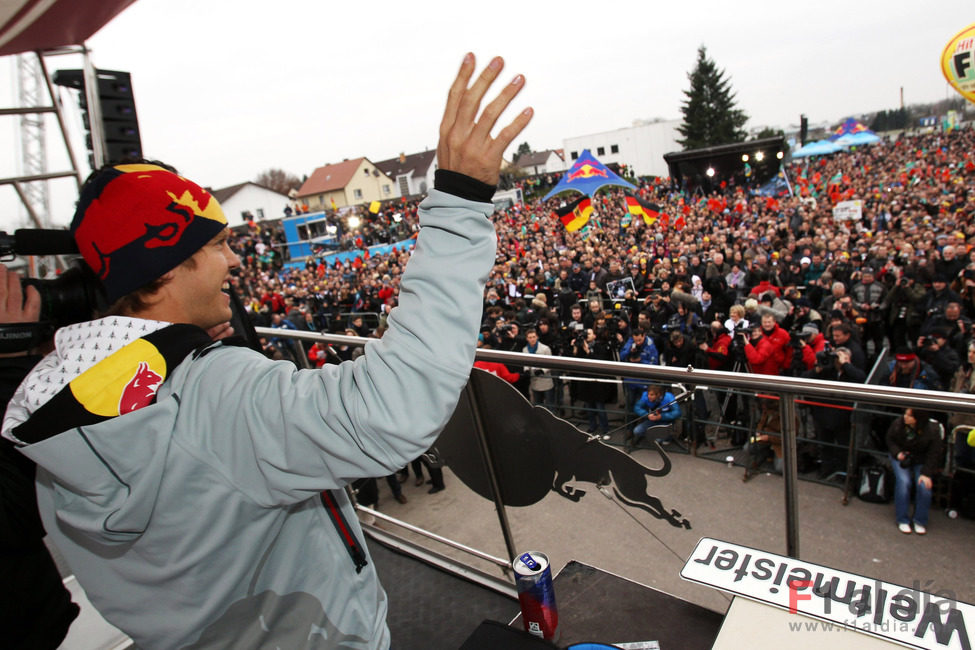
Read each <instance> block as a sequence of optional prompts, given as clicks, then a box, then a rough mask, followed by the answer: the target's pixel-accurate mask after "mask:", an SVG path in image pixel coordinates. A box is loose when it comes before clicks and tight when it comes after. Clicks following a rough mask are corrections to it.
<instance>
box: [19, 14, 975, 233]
mask: <svg viewBox="0 0 975 650" xmlns="http://www.w3.org/2000/svg"><path fill="white" fill-rule="evenodd" d="M972 6H973V5H972V2H971V0H938V2H936V3H934V2H919V1H917V0H912V1H904V0H891V1H890V2H886V3H879V2H866V1H863V0H845V1H833V0H824V1H820V2H815V3H798V2H758V1H755V0H741V1H739V2H728V1H727V0H724V1H721V2H711V1H699V2H695V3H688V2H679V3H655V2H647V1H646V0H644V1H642V2H604V3H594V2H592V1H591V0H590V1H588V2H582V1H576V0H568V1H561V2H535V1H532V0H527V1H526V0H520V1H518V2H512V1H508V0H495V1H493V2H490V3H468V2H455V3H446V2H431V1H430V0H418V1H415V2H387V1H386V0H372V1H369V2H359V3H340V2H321V1H311V0H278V1H276V2H267V1H266V0H262V1H260V2H257V1H254V0H139V1H138V2H136V3H135V4H134V5H133V6H132V7H130V8H128V9H127V10H125V11H124V12H123V13H122V14H121V15H120V16H118V17H117V18H116V19H115V20H114V21H112V22H111V23H109V24H108V25H107V26H106V27H105V28H103V29H102V30H101V31H100V32H99V33H98V34H96V35H95V36H94V37H93V38H92V39H90V41H89V46H90V48H91V50H92V60H93V62H94V63H95V65H96V66H97V67H100V68H105V69H112V70H127V71H129V72H131V73H132V83H133V87H134V89H135V94H136V105H137V108H138V115H139V123H140V128H141V133H142V142H143V149H144V151H145V153H146V155H147V156H150V157H155V158H158V159H161V160H164V161H166V162H169V163H170V164H173V165H175V166H176V167H178V168H179V169H180V171H181V172H182V173H184V174H185V175H187V176H188V177H190V178H192V179H194V180H196V181H198V182H200V183H201V184H204V185H209V186H211V187H224V186H227V185H232V184H234V183H239V182H242V181H246V180H253V179H254V177H255V176H256V175H257V174H258V173H259V172H260V171H262V170H264V169H267V168H269V167H277V168H281V169H284V170H286V171H288V172H291V173H293V174H296V175H298V176H302V175H305V174H310V173H311V172H312V170H313V169H314V168H315V167H318V166H321V165H323V164H326V163H329V162H337V161H341V160H342V159H344V158H355V157H359V156H365V157H367V158H369V159H370V160H373V161H378V160H383V159H386V158H391V157H393V156H395V155H397V154H399V153H400V152H405V153H412V152H416V151H422V150H424V149H427V148H434V147H436V141H437V125H438V123H439V119H440V115H441V112H442V109H443V102H444V99H445V96H446V89H447V87H448V85H449V83H450V81H451V80H452V79H453V76H454V74H455V73H456V69H457V67H458V66H459V64H460V60H461V57H462V56H463V54H464V53H465V52H466V51H468V50H470V51H473V52H474V53H475V54H476V55H477V56H478V60H479V67H480V65H482V64H483V63H486V62H487V61H488V59H489V58H490V56H492V55H494V54H500V55H502V56H504V57H505V59H506V61H507V67H506V70H505V72H504V73H503V79H504V80H505V81H507V80H508V79H510V77H511V76H512V75H514V74H515V73H518V72H521V73H523V74H525V76H526V77H527V85H526V88H525V90H524V91H523V92H522V94H521V96H520V97H519V98H518V100H516V105H515V108H516V109H518V110H520V109H521V108H522V107H524V106H526V105H531V106H533V107H534V108H535V117H534V119H533V121H532V123H531V124H530V125H529V126H528V128H527V129H526V131H525V132H524V133H523V134H522V136H521V137H519V138H518V140H517V141H516V143H515V144H518V143H520V142H524V141H527V142H528V143H529V144H530V145H531V147H532V148H533V149H535V150H541V149H548V148H560V147H561V146H562V140H563V139H564V138H566V137H571V136H576V135H583V134H586V133H596V132H600V131H607V130H612V129H616V128H621V127H625V126H629V125H630V124H631V123H632V122H633V120H636V119H650V118H655V117H660V118H665V119H679V118H680V117H681V113H680V105H681V101H682V99H683V91H684V90H685V89H686V88H687V87H688V81H687V73H688V71H689V70H690V69H691V68H692V67H693V65H694V62H695V57H696V51H697V48H698V46H700V45H702V44H703V45H705V46H706V47H707V48H708V53H709V55H710V56H711V57H712V58H713V59H714V60H715V61H716V62H717V64H718V65H719V67H721V68H723V69H724V70H725V71H726V73H727V75H728V77H729V78H730V80H731V84H732V86H733V88H734V90H735V92H736V93H737V99H738V103H739V106H740V107H741V108H742V109H743V110H744V111H745V112H746V113H747V114H748V115H749V116H750V117H751V121H750V123H749V125H750V126H763V125H768V126H774V127H779V128H784V129H788V128H789V127H790V125H795V124H797V123H798V120H799V114H800V113H805V114H806V115H808V116H809V118H810V120H811V122H813V123H819V122H838V121H839V120H841V119H842V118H844V117H846V116H848V115H852V114H857V113H863V112H869V111H874V110H879V109H888V108H896V107H897V106H898V105H899V102H900V89H901V88H902V87H903V89H904V100H905V102H906V103H908V104H911V103H917V102H927V101H936V100H939V99H944V98H945V97H946V96H949V92H950V94H954V91H949V90H948V86H947V84H946V82H945V80H944V78H943V76H942V74H941V72H940V63H939V58H940V55H941V51H942V49H943V48H944V46H945V44H946V43H947V42H948V40H949V39H950V38H951V37H952V36H954V34H955V33H957V32H958V31H960V30H961V29H963V28H964V27H965V26H966V25H968V24H970V23H971V22H972V21H973V20H975V11H972ZM12 58H13V57H7V60H8V61H3V60H0V75H2V81H0V92H3V93H8V94H9V93H11V92H12V89H13V88H14V80H13V66H12V65H11V63H9V60H10V59H12ZM49 65H50V67H51V69H52V70H53V69H57V68H59V67H76V66H77V65H78V63H77V62H72V61H69V60H67V59H65V60H63V61H61V60H57V59H55V60H53V61H51V62H50V63H49ZM72 101H73V100H72ZM3 105H4V106H10V105H11V104H10V103H9V102H7V103H4V104H3ZM511 115H513V113H510V114H509V115H508V116H506V118H503V119H504V121H507V119H510V117H511ZM0 119H4V120H6V122H2V123H0V124H2V126H0V147H2V148H3V149H7V150H8V151H10V154H9V155H8V156H3V157H2V158H5V160H2V161H0V169H2V170H3V174H4V175H9V174H10V173H12V172H13V171H15V168H16V165H17V161H18V160H19V155H18V154H17V152H16V147H15V146H7V145H6V143H7V141H8V139H9V138H10V137H11V133H13V132H14V131H16V128H17V127H16V124H14V123H13V122H14V120H12V119H10V118H0ZM48 141H49V148H51V149H52V150H53V149H56V148H57V145H58V144H59V142H58V139H57V138H56V137H55V134H54V133H49V135H48ZM59 160H60V158H59V154H58V153H53V154H52V156H51V162H50V163H49V166H51V167H52V168H58V167H59V164H60V163H59ZM8 168H9V169H8ZM0 192H2V194H0V228H4V229H9V228H11V227H12V225H11V217H12V214H11V212H12V211H13V212H16V210H17V207H16V203H15V202H13V208H10V207H8V206H10V205H11V203H12V202H11V200H10V199H11V197H10V196H9V194H12V192H10V189H9V188H0ZM55 193H56V194H64V192H63V191H56V192H55ZM68 210H70V202H69V204H68V206H67V207H65V206H64V204H63V203H60V204H58V205H56V206H55V210H54V211H55V213H56V214H55V221H60V222H65V221H66V220H67V219H70V214H67V215H65V214H64V212H65V211H68Z"/></svg>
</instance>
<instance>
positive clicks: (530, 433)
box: [436, 368, 691, 529]
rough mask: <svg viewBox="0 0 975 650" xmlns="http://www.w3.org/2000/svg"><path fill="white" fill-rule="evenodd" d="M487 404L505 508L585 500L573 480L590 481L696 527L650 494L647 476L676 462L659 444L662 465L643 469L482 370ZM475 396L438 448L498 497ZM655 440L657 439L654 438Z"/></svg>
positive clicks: (468, 479)
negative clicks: (551, 498) (553, 497)
mask: <svg viewBox="0 0 975 650" xmlns="http://www.w3.org/2000/svg"><path fill="white" fill-rule="evenodd" d="M470 381H471V384H472V388H473V389H474V394H475V395H477V396H478V397H477V401H478V404H479V406H480V409H479V410H480V413H481V420H482V423H483V425H484V428H485V435H486V438H487V441H488V443H487V444H488V447H489V449H490V451H491V456H492V459H493V461H494V465H495V471H496V473H497V476H498V483H499V484H500V492H501V499H502V501H503V503H504V504H505V505H506V506H528V505H531V504H533V503H538V502H539V501H541V500H542V499H543V498H544V497H545V495H546V494H548V492H549V490H551V491H553V492H555V493H556V494H559V495H561V496H563V497H565V498H567V499H571V500H572V501H578V500H579V499H581V498H582V497H583V496H584V495H585V494H586V491H585V490H581V489H579V488H578V487H573V486H572V485H569V483H570V482H573V481H575V482H588V483H592V484H594V485H595V486H596V487H597V488H599V489H608V488H610V487H612V490H613V493H614V494H615V495H616V498H617V499H619V500H620V501H621V502H623V503H624V504H626V505H628V506H631V507H635V508H640V509H641V510H645V511H646V512H649V513H650V514H651V515H653V516H654V517H657V518H658V519H663V520H665V521H667V522H668V523H670V525H672V526H676V527H678V528H680V527H684V528H687V529H690V527H691V524H690V522H689V521H688V520H687V519H684V518H683V516H682V515H681V514H680V513H679V512H678V511H676V510H669V511H668V510H667V509H666V508H664V506H663V504H662V503H661V502H660V499H659V498H657V497H655V496H654V495H652V494H650V493H649V492H648V487H649V484H648V479H650V478H653V477H658V476H665V475H666V474H668V473H669V472H670V468H671V463H670V458H668V456H667V454H666V453H664V450H663V449H661V448H660V445H658V444H657V443H656V442H654V443H653V444H654V445H655V450H656V452H657V453H658V454H659V455H660V458H661V460H662V461H663V465H662V466H661V467H659V468H657V469H650V468H648V467H644V466H643V465H641V464H640V463H638V462H637V461H635V460H634V459H633V458H632V457H631V456H629V455H627V454H625V453H623V452H622V451H620V450H618V449H616V448H615V447H610V446H609V445H604V444H603V443H602V442H600V441H599V440H598V438H593V437H592V436H589V435H586V434H585V433H583V432H582V431H580V430H579V429H577V428H576V427H575V426H573V425H572V424H571V423H569V422H566V421H565V420H563V419H561V418H559V417H556V416H555V415H553V414H552V413H551V412H549V411H548V410H546V409H544V408H541V407H537V406H532V405H531V404H530V403H529V402H528V400H526V399H525V398H524V397H523V396H522V394H521V393H519V392H518V390H517V389H515V388H514V387H513V386H511V385H510V384H508V383H507V382H506V381H504V380H503V379H501V378H499V377H497V376H495V375H493V374H491V373H489V372H485V371H483V370H479V369H477V368H475V369H474V370H473V372H472V373H471V378H470ZM467 395H468V391H466V390H465V391H464V392H463V393H462V394H461V399H460V403H459V404H458V405H457V409H456V410H455V411H454V414H453V415H452V416H451V418H450V421H449V422H448V423H447V426H446V427H444V430H443V432H442V433H441V434H440V438H439V439H438V440H437V443H436V446H437V450H438V451H439V452H440V454H441V456H443V459H444V462H445V463H446V464H447V465H448V466H449V467H450V468H451V470H453V472H454V474H456V475H457V477H458V478H459V479H460V480H461V481H463V482H464V484H465V485H467V486H468V487H469V488H471V489H472V490H474V491H475V492H477V493H478V494H479V495H481V496H482V497H484V498H486V499H491V500H493V498H494V497H493V495H492V492H491V484H490V481H489V479H488V477H487V473H486V470H485V465H484V460H483V458H482V456H481V451H480V446H479V445H478V443H477V439H476V437H475V433H474V431H475V428H474V417H473V413H472V411H471V404H470V402H469V400H468V397H467ZM648 437H650V436H648Z"/></svg>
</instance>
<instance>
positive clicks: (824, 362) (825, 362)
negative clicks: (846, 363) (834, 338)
mask: <svg viewBox="0 0 975 650" xmlns="http://www.w3.org/2000/svg"><path fill="white" fill-rule="evenodd" d="M835 361H836V350H834V349H833V347H832V346H831V345H829V344H827V345H826V347H825V348H824V349H822V350H820V351H819V352H817V353H816V365H817V366H819V367H821V368H825V367H827V366H831V365H833V363H834V362H835Z"/></svg>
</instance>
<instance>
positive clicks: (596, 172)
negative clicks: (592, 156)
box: [569, 163, 609, 183]
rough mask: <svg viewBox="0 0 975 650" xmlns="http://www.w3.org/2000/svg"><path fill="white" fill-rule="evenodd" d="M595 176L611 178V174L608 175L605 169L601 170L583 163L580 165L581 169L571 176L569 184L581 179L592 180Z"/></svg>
mask: <svg viewBox="0 0 975 650" xmlns="http://www.w3.org/2000/svg"><path fill="white" fill-rule="evenodd" d="M593 176H601V177H603V178H609V174H607V173H606V170H605V169H600V168H599V167H595V166H593V165H590V164H589V163H583V164H582V165H579V169H577V170H575V171H574V172H571V173H570V174H569V182H570V183H571V182H572V181H574V180H576V179H579V178H592V177H593Z"/></svg>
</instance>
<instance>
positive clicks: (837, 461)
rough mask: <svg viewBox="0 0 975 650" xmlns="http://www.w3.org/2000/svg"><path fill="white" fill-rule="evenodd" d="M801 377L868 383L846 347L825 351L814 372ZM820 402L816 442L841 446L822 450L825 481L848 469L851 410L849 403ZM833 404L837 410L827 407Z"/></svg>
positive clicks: (814, 411)
mask: <svg viewBox="0 0 975 650" xmlns="http://www.w3.org/2000/svg"><path fill="white" fill-rule="evenodd" d="M802 376H803V377H805V378H807V379H822V380H824V381H845V382H849V383H852V384H862V383H863V382H865V381H866V380H867V373H865V372H864V371H863V370H861V369H860V368H857V367H856V365H855V364H853V362H852V355H851V354H850V350H849V348H845V347H839V348H836V349H835V350H830V349H825V350H823V351H821V352H819V353H817V354H816V364H815V365H814V366H813V368H812V370H807V371H806V372H805V373H803V375H802ZM817 402H818V403H817V405H816V406H813V407H812V408H811V410H812V416H813V425H814V426H815V429H816V439H817V440H819V441H820V442H822V443H827V444H832V445H838V446H837V447H827V446H823V447H822V448H821V449H820V453H819V458H820V467H819V477H820V478H826V477H828V476H830V475H831V474H833V473H834V472H837V471H841V470H842V469H843V468H844V467H846V463H845V462H844V461H845V459H846V453H847V452H846V449H845V446H846V445H848V444H849V441H850V411H849V409H848V408H847V407H849V403H848V402H842V401H835V400H830V399H818V400H817ZM831 404H835V405H837V407H838V408H834V407H832V406H828V405H831Z"/></svg>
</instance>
